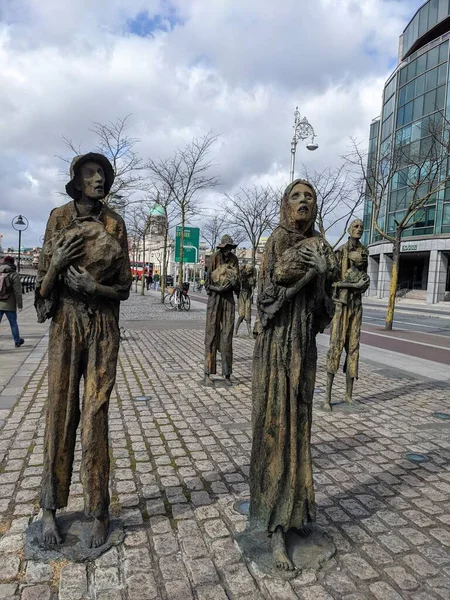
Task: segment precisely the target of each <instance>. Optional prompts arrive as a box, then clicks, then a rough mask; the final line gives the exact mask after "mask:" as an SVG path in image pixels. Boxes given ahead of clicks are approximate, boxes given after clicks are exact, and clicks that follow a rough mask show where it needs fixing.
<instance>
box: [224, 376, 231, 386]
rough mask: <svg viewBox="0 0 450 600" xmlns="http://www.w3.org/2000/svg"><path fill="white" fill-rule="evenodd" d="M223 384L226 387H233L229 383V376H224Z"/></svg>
mask: <svg viewBox="0 0 450 600" xmlns="http://www.w3.org/2000/svg"><path fill="white" fill-rule="evenodd" d="M224 383H225V385H228V386H232V385H233V384H232V383H231V379H230V375H226V376H225V379H224Z"/></svg>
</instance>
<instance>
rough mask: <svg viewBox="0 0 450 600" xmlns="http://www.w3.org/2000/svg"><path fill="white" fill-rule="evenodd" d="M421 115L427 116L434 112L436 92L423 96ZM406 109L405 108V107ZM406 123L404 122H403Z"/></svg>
mask: <svg viewBox="0 0 450 600" xmlns="http://www.w3.org/2000/svg"><path fill="white" fill-rule="evenodd" d="M424 98H425V100H424V103H423V114H424V115H427V114H428V113H430V112H434V111H435V110H436V91H435V90H433V91H431V92H427V93H426V94H425V96H424ZM405 108H406V107H405ZM405 122H406V121H405Z"/></svg>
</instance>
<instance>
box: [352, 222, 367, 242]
mask: <svg viewBox="0 0 450 600" xmlns="http://www.w3.org/2000/svg"><path fill="white" fill-rule="evenodd" d="M363 229H364V226H363V222H362V221H360V220H359V219H357V220H356V221H353V223H351V225H350V227H349V230H348V231H349V233H350V237H351V238H353V239H355V240H360V239H361V237H362V234H363Z"/></svg>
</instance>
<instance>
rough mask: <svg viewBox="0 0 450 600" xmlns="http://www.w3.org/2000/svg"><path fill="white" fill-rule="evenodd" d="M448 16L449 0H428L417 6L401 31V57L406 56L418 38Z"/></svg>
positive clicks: (449, 11) (416, 43) (449, 12)
mask: <svg viewBox="0 0 450 600" xmlns="http://www.w3.org/2000/svg"><path fill="white" fill-rule="evenodd" d="M449 16H450V0H428V2H425V4H423V6H421V7H420V8H419V10H418V11H417V12H416V14H415V15H414V17H413V18H412V19H411V21H410V22H409V23H408V26H407V27H406V29H405V31H404V32H403V50H402V58H405V57H406V56H408V54H409V52H410V51H411V49H413V48H414V47H415V46H416V45H418V42H419V40H420V38H422V37H423V36H424V35H426V34H427V33H428V32H429V31H431V30H432V29H433V28H434V27H436V25H438V24H439V23H441V22H442V21H444V20H445V19H447V18H448V17H449Z"/></svg>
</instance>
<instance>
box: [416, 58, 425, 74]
mask: <svg viewBox="0 0 450 600" xmlns="http://www.w3.org/2000/svg"><path fill="white" fill-rule="evenodd" d="M416 62H417V67H416V75H421V74H422V73H424V72H425V71H426V70H427V53H426V52H424V53H423V54H422V55H421V56H419V57H418V58H417V60H416Z"/></svg>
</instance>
